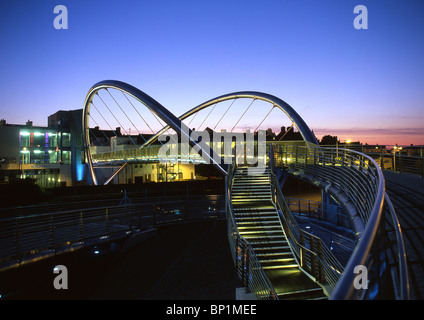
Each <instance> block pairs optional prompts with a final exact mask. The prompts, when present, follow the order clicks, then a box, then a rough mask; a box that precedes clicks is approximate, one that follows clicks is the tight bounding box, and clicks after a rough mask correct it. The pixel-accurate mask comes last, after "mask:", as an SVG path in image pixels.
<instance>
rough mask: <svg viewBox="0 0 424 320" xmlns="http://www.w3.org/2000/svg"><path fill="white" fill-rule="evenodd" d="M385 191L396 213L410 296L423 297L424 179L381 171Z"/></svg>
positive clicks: (414, 297)
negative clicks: (404, 254) (409, 285)
mask: <svg viewBox="0 0 424 320" xmlns="http://www.w3.org/2000/svg"><path fill="white" fill-rule="evenodd" d="M384 176H385V179H386V191H387V193H388V195H389V197H390V199H391V201H392V203H393V206H394V208H395V210H396V214H397V216H398V219H399V222H400V225H401V228H402V231H403V236H404V242H405V250H406V254H407V259H408V268H409V280H410V283H411V299H413V300H422V299H424V179H422V178H420V177H418V176H413V175H410V174H399V173H395V172H391V171H384Z"/></svg>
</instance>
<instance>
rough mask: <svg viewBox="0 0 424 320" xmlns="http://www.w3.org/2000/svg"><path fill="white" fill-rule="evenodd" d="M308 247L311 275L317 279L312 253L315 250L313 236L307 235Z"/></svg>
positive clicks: (314, 259) (314, 257)
mask: <svg viewBox="0 0 424 320" xmlns="http://www.w3.org/2000/svg"><path fill="white" fill-rule="evenodd" d="M309 246H310V247H309V249H310V250H311V252H312V253H311V274H312V276H314V277H315V278H316V279H318V276H317V269H316V265H315V264H316V256H315V254H314V252H316V250H315V243H314V238H313V237H309Z"/></svg>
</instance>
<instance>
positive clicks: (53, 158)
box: [0, 109, 86, 188]
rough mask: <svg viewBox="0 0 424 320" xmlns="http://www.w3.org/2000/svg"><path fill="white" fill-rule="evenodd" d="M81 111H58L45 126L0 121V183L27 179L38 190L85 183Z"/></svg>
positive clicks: (29, 122)
mask: <svg viewBox="0 0 424 320" xmlns="http://www.w3.org/2000/svg"><path fill="white" fill-rule="evenodd" d="M81 128H82V109H79V110H71V111H58V112H57V113H55V114H53V115H51V116H49V117H48V126H47V127H40V126H33V123H32V121H28V122H27V123H26V124H25V125H19V124H8V123H7V122H6V120H4V119H2V120H1V121H0V183H9V182H13V181H14V180H16V179H26V178H31V179H34V180H35V183H36V184H38V185H39V186H40V187H42V188H49V187H58V186H73V185H76V184H78V183H82V182H83V181H84V180H86V165H84V164H83V159H84V155H83V148H82V146H83V144H82V129H81Z"/></svg>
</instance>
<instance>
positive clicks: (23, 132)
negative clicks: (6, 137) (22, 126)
mask: <svg viewBox="0 0 424 320" xmlns="http://www.w3.org/2000/svg"><path fill="white" fill-rule="evenodd" d="M20 134H21V136H29V135H30V133H29V132H27V131H21V132H20Z"/></svg>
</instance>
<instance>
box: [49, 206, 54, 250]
mask: <svg viewBox="0 0 424 320" xmlns="http://www.w3.org/2000/svg"><path fill="white" fill-rule="evenodd" d="M53 216H54V215H53V214H51V215H50V238H51V239H50V240H51V245H52V250H54V247H55V243H54V220H53Z"/></svg>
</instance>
